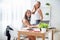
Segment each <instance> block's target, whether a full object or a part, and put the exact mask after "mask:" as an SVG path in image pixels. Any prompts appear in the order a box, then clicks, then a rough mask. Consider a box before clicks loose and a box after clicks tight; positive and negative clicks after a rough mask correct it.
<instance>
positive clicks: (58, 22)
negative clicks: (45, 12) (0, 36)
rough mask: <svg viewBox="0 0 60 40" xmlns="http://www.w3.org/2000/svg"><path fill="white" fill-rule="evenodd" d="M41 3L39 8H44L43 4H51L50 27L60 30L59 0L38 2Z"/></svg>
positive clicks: (41, 0)
mask: <svg viewBox="0 0 60 40" xmlns="http://www.w3.org/2000/svg"><path fill="white" fill-rule="evenodd" d="M38 1H40V2H41V6H45V3H47V2H48V3H50V4H51V27H57V28H60V0H38Z"/></svg>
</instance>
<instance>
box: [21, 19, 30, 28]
mask: <svg viewBox="0 0 60 40" xmlns="http://www.w3.org/2000/svg"><path fill="white" fill-rule="evenodd" d="M22 22H23V24H24V25H25V26H27V27H30V26H31V24H30V23H29V22H28V21H27V20H26V19H23V20H22Z"/></svg>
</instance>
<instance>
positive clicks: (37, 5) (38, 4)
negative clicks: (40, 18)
mask: <svg viewBox="0 0 60 40" xmlns="http://www.w3.org/2000/svg"><path fill="white" fill-rule="evenodd" d="M40 5H41V3H40V2H39V1H37V2H36V4H35V8H36V9H38V8H39V7H40Z"/></svg>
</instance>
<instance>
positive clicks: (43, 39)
mask: <svg viewBox="0 0 60 40" xmlns="http://www.w3.org/2000/svg"><path fill="white" fill-rule="evenodd" d="M50 31H51V32H52V40H53V34H54V33H53V32H54V30H52V29H51V30H50ZM20 34H22V35H31V36H36V37H38V36H40V37H41V38H42V40H45V33H41V32H34V31H18V40H20Z"/></svg>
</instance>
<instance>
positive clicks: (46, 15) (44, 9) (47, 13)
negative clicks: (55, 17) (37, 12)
mask: <svg viewBox="0 0 60 40" xmlns="http://www.w3.org/2000/svg"><path fill="white" fill-rule="evenodd" d="M41 10H42V13H43V21H42V22H45V23H48V24H49V26H50V15H51V7H50V6H45V7H41Z"/></svg>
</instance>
